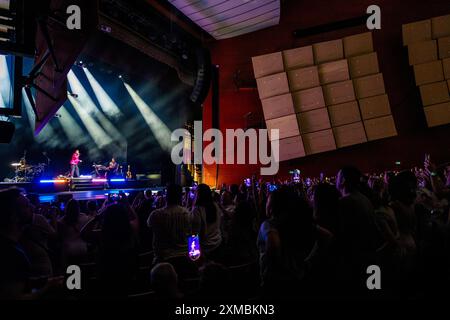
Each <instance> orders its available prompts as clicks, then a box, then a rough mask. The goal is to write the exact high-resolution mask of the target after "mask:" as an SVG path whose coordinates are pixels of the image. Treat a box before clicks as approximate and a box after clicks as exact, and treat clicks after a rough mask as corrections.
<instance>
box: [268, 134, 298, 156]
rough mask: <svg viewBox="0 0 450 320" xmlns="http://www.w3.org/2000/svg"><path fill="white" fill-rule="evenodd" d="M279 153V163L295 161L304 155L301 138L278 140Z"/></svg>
mask: <svg viewBox="0 0 450 320" xmlns="http://www.w3.org/2000/svg"><path fill="white" fill-rule="evenodd" d="M272 143H273V142H272ZM279 151H280V152H279V154H280V158H279V159H280V161H286V160H291V159H297V158H301V157H304V156H305V155H306V154H305V148H304V147H303V140H302V137H301V136H295V137H290V138H286V139H281V140H279Z"/></svg>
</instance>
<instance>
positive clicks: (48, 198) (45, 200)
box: [39, 195, 56, 203]
mask: <svg viewBox="0 0 450 320" xmlns="http://www.w3.org/2000/svg"><path fill="white" fill-rule="evenodd" d="M55 200H56V197H55V196H52V195H50V196H39V202H40V203H48V202H53V201H55Z"/></svg>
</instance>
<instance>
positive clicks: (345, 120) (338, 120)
mask: <svg viewBox="0 0 450 320" xmlns="http://www.w3.org/2000/svg"><path fill="white" fill-rule="evenodd" d="M328 115H329V116H330V121H331V125H332V126H333V127H338V126H342V125H345V124H349V123H353V122H358V121H361V114H360V113H359V107H358V102H357V101H351V102H346V103H342V104H338V105H334V106H329V107H328Z"/></svg>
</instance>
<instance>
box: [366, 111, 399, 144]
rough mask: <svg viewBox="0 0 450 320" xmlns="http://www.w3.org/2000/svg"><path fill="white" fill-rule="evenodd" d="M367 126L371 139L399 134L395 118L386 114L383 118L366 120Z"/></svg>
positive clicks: (369, 138)
mask: <svg viewBox="0 0 450 320" xmlns="http://www.w3.org/2000/svg"><path fill="white" fill-rule="evenodd" d="M364 127H365V128H366V134H367V139H368V140H369V141H373V140H378V139H383V138H388V137H393V136H396V135H397V129H396V128H395V123H394V118H393V117H392V116H386V117H381V118H374V119H370V120H366V121H364Z"/></svg>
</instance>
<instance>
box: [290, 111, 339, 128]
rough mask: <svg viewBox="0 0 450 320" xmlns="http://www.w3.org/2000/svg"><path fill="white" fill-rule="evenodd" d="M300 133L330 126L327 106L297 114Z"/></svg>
mask: <svg viewBox="0 0 450 320" xmlns="http://www.w3.org/2000/svg"><path fill="white" fill-rule="evenodd" d="M297 118H298V126H299V129H300V133H301V134H305V133H310V132H316V131H321V130H325V129H328V128H331V124H330V118H329V117H328V110H327V108H322V109H316V110H312V111H308V112H303V113H299V114H297Z"/></svg>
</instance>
